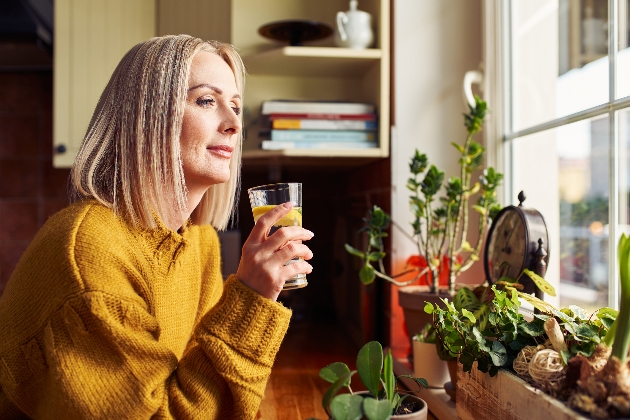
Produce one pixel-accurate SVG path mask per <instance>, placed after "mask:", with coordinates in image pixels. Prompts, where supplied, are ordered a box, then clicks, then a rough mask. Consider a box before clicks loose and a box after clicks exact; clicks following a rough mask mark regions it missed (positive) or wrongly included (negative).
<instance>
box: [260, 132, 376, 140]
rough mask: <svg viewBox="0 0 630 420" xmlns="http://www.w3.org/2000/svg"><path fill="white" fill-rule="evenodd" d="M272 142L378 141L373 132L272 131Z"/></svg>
mask: <svg viewBox="0 0 630 420" xmlns="http://www.w3.org/2000/svg"><path fill="white" fill-rule="evenodd" d="M271 140H272V141H294V142H299V141H310V142H317V141H322V142H364V141H376V134H375V133H373V132H371V131H342V130H339V131H335V130H271Z"/></svg>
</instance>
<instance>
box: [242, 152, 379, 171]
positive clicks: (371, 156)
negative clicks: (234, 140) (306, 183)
mask: <svg viewBox="0 0 630 420" xmlns="http://www.w3.org/2000/svg"><path fill="white" fill-rule="evenodd" d="M386 157H387V155H383V152H382V150H381V149H378V148H374V149H359V150H304V149H301V150H300V149H297V150H296V149H291V150H243V164H244V165H246V166H269V165H278V164H279V165H286V166H291V165H300V166H346V167H352V166H361V165H365V164H367V163H369V162H372V161H375V160H377V159H382V158H386Z"/></svg>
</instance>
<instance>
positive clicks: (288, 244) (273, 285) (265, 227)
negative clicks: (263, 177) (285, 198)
mask: <svg viewBox="0 0 630 420" xmlns="http://www.w3.org/2000/svg"><path fill="white" fill-rule="evenodd" d="M292 208H293V206H292V205H291V203H284V204H281V205H278V206H276V207H275V208H273V209H272V210H270V211H269V212H267V213H266V214H264V215H262V216H260V219H258V221H257V222H256V225H255V226H254V228H253V229H252V232H251V233H250V234H249V237H248V238H247V240H246V241H245V244H244V245H243V252H242V255H241V261H240V263H239V265H238V270H237V271H236V277H238V279H239V280H240V281H241V282H243V284H245V285H246V286H248V287H250V288H252V289H254V290H255V291H257V292H258V293H260V294H261V295H263V296H265V297H266V298H269V299H272V300H274V301H275V300H276V299H277V298H278V295H279V294H280V292H281V291H282V286H283V285H284V282H285V281H286V280H288V279H290V278H291V277H294V276H295V275H297V274H309V273H310V272H311V271H313V267H312V266H311V265H310V264H309V263H307V262H306V261H303V260H297V261H295V262H293V263H291V264H287V265H284V264H285V263H286V262H287V261H289V260H290V259H292V258H295V257H302V258H304V259H305V260H310V259H311V258H313V253H312V252H311V250H310V249H309V248H308V247H307V246H306V245H304V244H302V241H307V240H309V239H311V238H312V237H313V232H311V231H309V230H306V229H304V228H302V227H300V226H286V227H283V228H281V229H278V230H277V231H276V232H274V233H273V235H271V236H267V235H268V234H269V230H270V229H271V227H272V226H273V225H274V223H276V222H278V221H279V220H280V219H282V217H284V216H286V215H287V214H288V213H289V211H291V209H292Z"/></svg>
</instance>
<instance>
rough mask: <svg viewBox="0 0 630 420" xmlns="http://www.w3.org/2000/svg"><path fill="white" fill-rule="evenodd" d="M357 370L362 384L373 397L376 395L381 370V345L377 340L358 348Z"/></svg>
mask: <svg viewBox="0 0 630 420" xmlns="http://www.w3.org/2000/svg"><path fill="white" fill-rule="evenodd" d="M357 370H358V371H359V377H360V378H361V382H363V385H365V387H366V388H367V389H368V391H370V393H371V394H372V396H373V397H376V396H378V390H379V387H380V385H381V371H382V370H383V347H382V346H381V343H379V342H378V341H370V342H369V343H367V344H365V345H364V346H363V347H361V350H359V354H358V355H357Z"/></svg>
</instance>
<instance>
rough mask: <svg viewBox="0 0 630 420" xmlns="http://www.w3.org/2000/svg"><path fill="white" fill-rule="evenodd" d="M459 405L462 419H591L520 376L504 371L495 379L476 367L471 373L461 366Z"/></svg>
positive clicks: (458, 375)
mask: <svg viewBox="0 0 630 420" xmlns="http://www.w3.org/2000/svg"><path fill="white" fill-rule="evenodd" d="M456 405H457V415H458V416H459V417H460V419H462V420H477V419H502V420H503V419H506V420H517V419H519V420H520V419H522V420H530V419H545V420H569V419H571V420H574V419H579V420H582V419H583V420H588V417H584V416H582V415H581V414H579V413H577V412H575V411H573V410H571V409H570V408H568V407H567V406H565V405H564V404H563V403H562V402H560V401H558V400H556V399H555V398H552V397H550V396H549V395H547V394H545V393H544V392H543V391H541V390H540V389H536V388H534V387H532V386H531V385H529V384H528V383H527V382H525V381H523V380H522V379H521V378H519V377H518V376H516V375H514V374H512V373H510V372H508V371H505V370H500V371H499V373H498V374H497V375H496V376H495V377H493V378H491V377H490V375H488V374H487V373H482V372H480V371H478V370H477V368H476V364H475V366H474V367H473V369H472V371H470V372H464V371H463V370H462V365H461V364H458V370H457V404H456Z"/></svg>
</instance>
